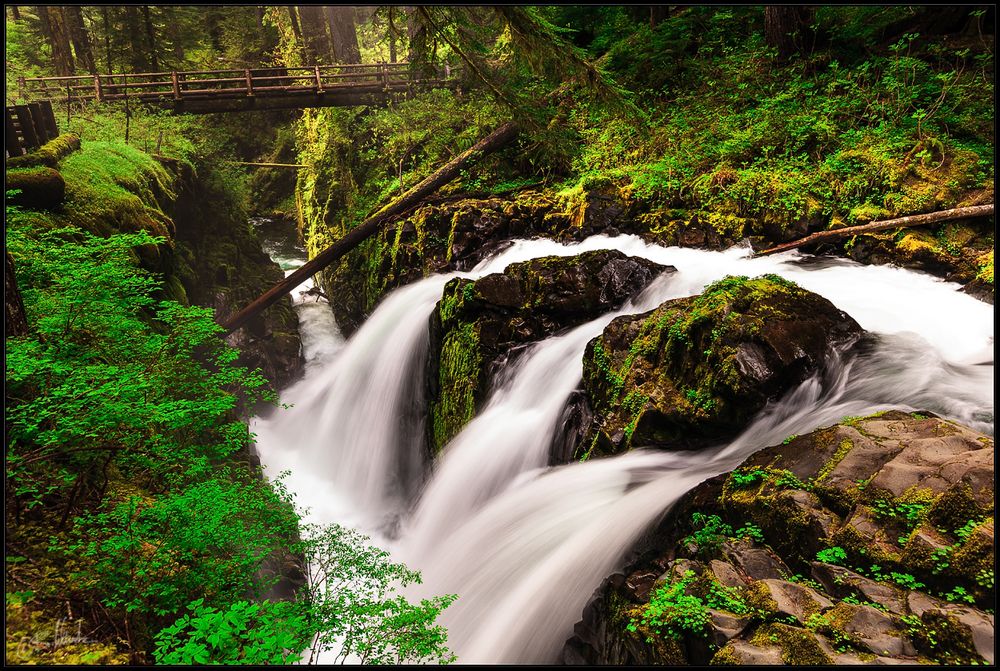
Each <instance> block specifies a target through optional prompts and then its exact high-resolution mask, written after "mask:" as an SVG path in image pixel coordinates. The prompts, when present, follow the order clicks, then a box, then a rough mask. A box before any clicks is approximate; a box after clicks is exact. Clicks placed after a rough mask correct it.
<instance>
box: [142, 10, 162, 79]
mask: <svg viewBox="0 0 1000 671" xmlns="http://www.w3.org/2000/svg"><path fill="white" fill-rule="evenodd" d="M142 22H143V24H144V27H145V28H146V43H147V44H148V45H149V64H150V66H152V69H153V72H158V71H159V69H160V61H159V59H158V58H157V57H156V28H155V26H153V18H152V16H150V13H149V5H143V6H142Z"/></svg>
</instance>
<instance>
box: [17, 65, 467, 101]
mask: <svg viewBox="0 0 1000 671" xmlns="http://www.w3.org/2000/svg"><path fill="white" fill-rule="evenodd" d="M452 75H453V73H452V72H450V71H448V70H447V69H445V70H443V71H439V72H436V73H434V74H433V75H431V76H416V75H414V73H413V71H412V70H411V68H410V65H409V64H408V63H372V64H347V65H314V66H311V67H294V68H254V69H244V70H234V69H227V70H193V71H188V72H140V73H134V74H133V73H130V74H112V75H79V76H69V77H22V78H20V79H18V94H19V97H20V98H21V99H22V100H34V99H40V98H45V99H51V100H62V101H64V102H82V101H95V100H96V101H98V102H105V101H113V100H128V101H142V102H146V103H152V104H157V105H161V106H163V107H167V108H170V109H173V110H174V111H177V112H185V113H189V114H205V113H210V112H238V111H247V110H262V109H296V108H302V107H348V106H355V105H373V104H381V103H384V102H386V101H388V100H390V99H393V98H395V97H400V96H405V95H406V94H407V93H409V92H411V91H413V90H415V89H418V88H432V87H448V86H454V85H455V84H456V83H457V80H456V79H455V78H454V77H453V76H452Z"/></svg>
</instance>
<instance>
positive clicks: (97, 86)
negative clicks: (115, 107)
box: [94, 75, 104, 102]
mask: <svg viewBox="0 0 1000 671" xmlns="http://www.w3.org/2000/svg"><path fill="white" fill-rule="evenodd" d="M94 95H96V96H97V102H104V89H102V88H101V75H94Z"/></svg>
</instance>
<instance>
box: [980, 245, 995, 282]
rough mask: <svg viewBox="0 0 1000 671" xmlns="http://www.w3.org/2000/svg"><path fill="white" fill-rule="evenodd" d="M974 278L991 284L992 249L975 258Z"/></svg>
mask: <svg viewBox="0 0 1000 671" xmlns="http://www.w3.org/2000/svg"><path fill="white" fill-rule="evenodd" d="M976 266H977V267H978V268H979V270H978V271H977V272H976V279H978V280H982V281H983V282H985V283H986V284H989V285H992V284H993V251H992V250H990V251H988V252H986V253H985V254H983V255H981V256H980V257H979V258H977V259H976Z"/></svg>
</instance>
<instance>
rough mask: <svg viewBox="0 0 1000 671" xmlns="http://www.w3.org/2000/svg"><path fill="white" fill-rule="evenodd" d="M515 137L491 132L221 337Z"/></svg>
mask: <svg viewBox="0 0 1000 671" xmlns="http://www.w3.org/2000/svg"><path fill="white" fill-rule="evenodd" d="M516 136H517V127H516V126H515V125H514V124H513V123H512V122H507V123H505V124H503V125H502V126H500V127H499V128H497V129H496V130H495V131H493V132H492V133H490V134H489V135H487V136H486V137H484V138H483V139H482V140H480V141H479V142H477V143H476V144H474V145H473V146H472V147H471V148H469V149H468V150H466V151H464V152H462V153H461V154H459V155H458V156H456V157H455V158H453V159H452V160H450V161H448V163H446V164H445V165H444V166H442V167H441V168H439V169H438V170H436V171H435V172H434V173H433V174H431V175H430V176H429V177H427V178H426V179H424V180H423V181H422V182H420V183H419V184H417V185H416V186H414V187H412V188H411V189H410V190H409V191H407V192H406V193H404V194H403V195H402V196H400V197H399V198H398V199H397V200H395V201H393V202H392V203H389V204H388V205H386V206H385V207H383V208H382V209H381V210H379V211H378V212H376V213H375V214H373V215H372V216H370V217H368V218H367V219H365V220H364V221H363V222H362V223H361V224H359V225H358V226H357V227H356V228H353V229H351V230H350V231H348V232H347V234H345V235H344V237H342V238H341V239H340V240H338V241H337V242H335V243H333V244H332V245H331V246H329V247H327V248H326V249H325V250H323V251H322V252H320V253H319V254H318V255H317V256H316V257H315V258H313V259H312V260H310V261H309V262H308V263H306V264H305V265H304V266H302V267H301V268H299V269H298V270H296V271H295V272H293V273H292V274H291V275H289V276H288V277H286V278H285V279H284V280H282V281H281V282H278V284H276V285H274V286H273V287H271V289H269V290H268V291H266V292H265V293H264V294H263V295H262V296H261V297H260V298H258V299H257V300H255V301H254V302H253V303H251V304H250V305H248V306H246V307H245V308H243V309H242V310H240V311H239V312H238V313H237V314H236V315H234V316H233V317H231V318H229V319H228V320H226V321H225V322H224V323H223V324H222V326H223V328H224V329H225V333H227V334H228V333H232V332H233V331H235V330H236V329H238V328H240V327H242V326H243V325H244V324H246V323H247V322H248V321H250V320H251V319H253V318H254V317H255V316H257V315H258V314H260V313H261V312H263V311H264V310H265V309H266V308H267V307H269V306H271V305H273V304H274V303H275V302H277V301H278V299H280V298H281V297H282V296H284V295H285V294H287V293H288V292H289V291H291V290H292V289H294V288H295V287H297V286H299V285H300V284H302V283H303V282H304V281H305V280H306V279H307V278H309V277H311V276H313V275H315V274H316V273H318V272H319V271H321V270H323V269H324V268H326V267H327V266H328V265H330V264H331V263H333V262H334V261H336V260H337V259H339V258H340V257H342V256H344V255H345V254H347V253H348V252H350V251H351V250H352V249H354V248H355V247H357V246H358V245H359V244H361V243H362V242H364V241H365V240H366V239H368V238H369V237H371V236H372V235H373V234H374V233H376V232H378V230H379V229H380V228H381V227H382V226H383V225H384V224H385V223H386V222H388V221H389V220H391V219H392V218H394V217H396V216H399V215H400V214H403V213H404V212H406V211H407V210H409V209H411V208H412V207H414V206H416V205H418V204H419V203H420V201H422V200H423V199H424V198H426V197H427V196H429V195H430V194H432V193H433V192H434V191H436V190H437V189H438V188H440V187H441V186H443V185H444V184H445V183H446V182H449V181H450V180H452V179H454V178H455V176H456V175H458V173H459V172H460V171H461V170H462V168H463V167H464V166H465V165H466V164H467V163H469V162H471V161H474V160H476V159H478V158H479V157H481V156H483V155H485V154H489V153H491V152H494V151H496V150H498V149H501V148H502V147H504V146H506V145H507V144H508V143H509V142H510V141H511V140H513V139H514V137H516Z"/></svg>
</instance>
